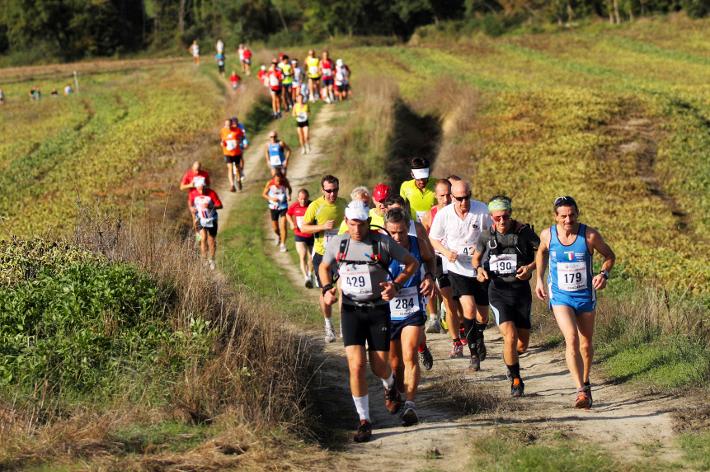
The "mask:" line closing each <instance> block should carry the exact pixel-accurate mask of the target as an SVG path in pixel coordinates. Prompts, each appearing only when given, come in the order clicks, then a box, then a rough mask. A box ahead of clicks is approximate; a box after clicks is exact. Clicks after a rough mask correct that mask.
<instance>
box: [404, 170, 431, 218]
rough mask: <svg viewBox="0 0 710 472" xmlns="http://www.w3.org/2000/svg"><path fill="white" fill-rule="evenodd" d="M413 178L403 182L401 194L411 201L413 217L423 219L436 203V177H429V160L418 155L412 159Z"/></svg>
mask: <svg viewBox="0 0 710 472" xmlns="http://www.w3.org/2000/svg"><path fill="white" fill-rule="evenodd" d="M411 168H412V177H413V178H412V180H407V181H406V182H402V185H401V187H400V188H399V194H400V195H401V196H402V198H404V199H405V200H407V201H408V202H409V207H410V209H411V211H412V219H414V220H415V221H421V219H422V217H423V216H424V215H425V214H426V213H427V212H428V211H429V210H431V207H433V206H434V205H436V192H435V191H434V186H435V185H436V179H432V178H429V161H428V160H427V159H422V158H419V157H416V158H414V159H412V162H411Z"/></svg>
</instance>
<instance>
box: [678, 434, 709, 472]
mask: <svg viewBox="0 0 710 472" xmlns="http://www.w3.org/2000/svg"><path fill="white" fill-rule="evenodd" d="M679 442H680V447H681V448H682V449H683V452H684V453H685V458H686V460H687V461H688V462H690V463H691V464H692V465H693V466H694V467H696V468H697V470H710V431H701V432H695V433H685V434H683V435H681V437H680V441H679Z"/></svg>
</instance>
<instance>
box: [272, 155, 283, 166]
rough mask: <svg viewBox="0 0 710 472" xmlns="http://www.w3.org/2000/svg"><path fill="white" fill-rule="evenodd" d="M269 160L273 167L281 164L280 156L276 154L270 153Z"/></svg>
mask: <svg viewBox="0 0 710 472" xmlns="http://www.w3.org/2000/svg"><path fill="white" fill-rule="evenodd" d="M269 162H270V163H271V165H272V166H274V167H276V166H280V165H281V156H280V155H278V154H271V155H269Z"/></svg>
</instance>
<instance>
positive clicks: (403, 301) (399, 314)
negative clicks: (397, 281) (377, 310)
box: [390, 287, 421, 319]
mask: <svg viewBox="0 0 710 472" xmlns="http://www.w3.org/2000/svg"><path fill="white" fill-rule="evenodd" d="M420 309H421V307H420V306H419V289H418V288H417V287H407V288H403V289H402V290H400V291H399V293H397V296H396V297H395V298H393V299H392V300H390V317H391V318H396V319H404V318H406V317H407V316H409V315H413V314H415V313H416V312H418V311H419V310H420Z"/></svg>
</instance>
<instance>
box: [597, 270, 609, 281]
mask: <svg viewBox="0 0 710 472" xmlns="http://www.w3.org/2000/svg"><path fill="white" fill-rule="evenodd" d="M599 275H601V276H602V277H604V279H605V280H609V272H607V271H606V270H603V271H601V272H599Z"/></svg>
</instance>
